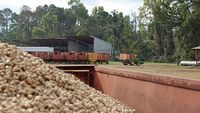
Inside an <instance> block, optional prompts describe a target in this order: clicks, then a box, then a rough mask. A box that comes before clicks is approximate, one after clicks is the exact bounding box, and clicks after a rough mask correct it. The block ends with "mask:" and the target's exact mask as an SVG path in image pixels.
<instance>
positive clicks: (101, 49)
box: [93, 37, 112, 54]
mask: <svg viewBox="0 0 200 113" xmlns="http://www.w3.org/2000/svg"><path fill="white" fill-rule="evenodd" d="M93 38H94V52H96V53H109V54H111V51H112V44H111V43H108V42H106V41H104V40H101V39H98V38H96V37H93Z"/></svg>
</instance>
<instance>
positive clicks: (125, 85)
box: [93, 67, 200, 113]
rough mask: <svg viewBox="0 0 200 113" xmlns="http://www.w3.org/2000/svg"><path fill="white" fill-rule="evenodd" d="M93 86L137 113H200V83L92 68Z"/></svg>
mask: <svg viewBox="0 0 200 113" xmlns="http://www.w3.org/2000/svg"><path fill="white" fill-rule="evenodd" d="M93 87H94V88H95V89H98V90H100V91H102V92H103V93H105V94H108V95H109V96H111V97H113V98H115V99H118V100H120V101H122V102H123V103H125V104H127V105H129V106H131V107H133V108H135V109H136V110H137V111H139V113H199V111H200V107H199V105H200V81H198V80H189V79H181V78H174V77H169V76H159V75H150V74H143V73H136V72H130V71H123V70H120V71H119V70H115V69H110V68H103V67H95V75H94V80H93Z"/></svg>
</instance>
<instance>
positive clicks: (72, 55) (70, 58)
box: [64, 52, 78, 61]
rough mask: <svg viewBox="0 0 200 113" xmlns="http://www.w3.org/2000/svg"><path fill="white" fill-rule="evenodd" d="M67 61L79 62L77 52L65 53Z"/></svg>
mask: <svg viewBox="0 0 200 113" xmlns="http://www.w3.org/2000/svg"><path fill="white" fill-rule="evenodd" d="M64 60H65V61H77V60H78V58H77V52H64Z"/></svg>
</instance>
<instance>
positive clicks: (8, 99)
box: [0, 42, 135, 113]
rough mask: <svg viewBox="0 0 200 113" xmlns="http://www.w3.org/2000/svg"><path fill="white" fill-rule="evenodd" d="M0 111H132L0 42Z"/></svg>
mask: <svg viewBox="0 0 200 113" xmlns="http://www.w3.org/2000/svg"><path fill="white" fill-rule="evenodd" d="M0 103H1V104H0V113H98V112H101V113H111V112H112V113H122V112H124V113H134V112H135V110H134V109H132V108H130V107H127V106H126V105H124V104H122V103H120V102H119V101H116V100H114V99H112V98H111V97H108V96H106V95H104V94H102V93H101V92H99V91H96V90H95V89H93V88H91V87H89V86H88V85H86V84H84V83H83V82H81V81H80V80H79V79H77V78H76V77H75V76H73V75H70V74H65V73H64V72H63V71H62V70H59V69H57V68H56V67H54V66H52V65H48V64H45V63H44V62H43V61H42V60H41V59H39V58H36V57H33V56H32V55H29V54H27V53H25V52H22V51H21V50H18V49H17V48H16V47H15V46H12V45H8V44H5V43H1V42H0Z"/></svg>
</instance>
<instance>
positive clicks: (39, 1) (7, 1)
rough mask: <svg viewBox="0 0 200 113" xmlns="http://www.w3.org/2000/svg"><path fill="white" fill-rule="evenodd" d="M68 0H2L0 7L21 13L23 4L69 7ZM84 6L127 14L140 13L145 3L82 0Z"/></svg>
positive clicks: (131, 0) (126, 0) (130, 0)
mask: <svg viewBox="0 0 200 113" xmlns="http://www.w3.org/2000/svg"><path fill="white" fill-rule="evenodd" d="M67 1H68V0H0V9H3V8H11V9H12V10H13V11H15V12H17V13H19V11H20V8H21V7H22V5H28V6H30V7H31V8H32V10H35V8H36V7H37V6H39V5H44V4H47V5H50V4H54V5H56V6H58V7H64V8H68V7H69V6H68V5H67ZM81 2H82V3H83V4H84V6H85V7H86V8H87V9H88V10H89V12H91V11H92V9H93V8H94V7H95V6H103V7H104V9H105V10H106V11H108V12H111V11H112V10H115V9H117V10H118V11H120V12H123V13H124V14H125V15H130V14H131V12H136V13H137V14H138V8H139V7H141V6H142V5H143V0H81Z"/></svg>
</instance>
